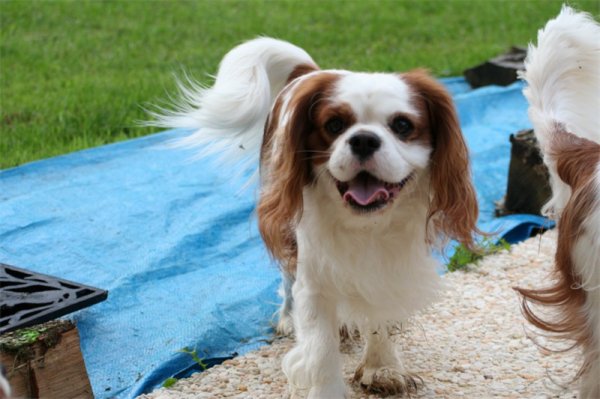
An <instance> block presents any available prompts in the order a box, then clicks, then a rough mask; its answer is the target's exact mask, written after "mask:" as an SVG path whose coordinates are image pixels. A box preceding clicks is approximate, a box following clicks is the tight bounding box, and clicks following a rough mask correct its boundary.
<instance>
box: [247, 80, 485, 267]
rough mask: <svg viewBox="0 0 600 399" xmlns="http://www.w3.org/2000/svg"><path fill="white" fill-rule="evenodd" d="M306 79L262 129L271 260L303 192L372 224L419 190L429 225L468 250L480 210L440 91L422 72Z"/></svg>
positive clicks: (454, 121)
mask: <svg viewBox="0 0 600 399" xmlns="http://www.w3.org/2000/svg"><path fill="white" fill-rule="evenodd" d="M304 72H307V73H304V74H303V75H302V76H299V77H295V78H294V79H293V80H291V82H290V83H289V84H288V85H287V86H286V87H285V88H284V89H283V90H282V92H281V93H280V94H279V96H278V98H277V100H276V102H275V104H274V107H273V109H272V111H271V114H270V115H269V118H268V120H267V125H266V130H265V137H264V142H263V148H262V154H261V157H262V160H261V165H262V167H263V171H262V173H263V192H262V195H261V200H260V203H259V209H258V212H259V222H260V225H261V232H262V234H263V238H265V242H266V243H267V246H268V247H269V249H270V250H271V251H272V252H273V254H274V255H275V256H276V257H279V256H278V253H279V251H278V248H280V247H281V246H282V244H284V243H283V242H282V241H281V240H282V237H287V238H286V240H288V241H289V239H290V237H289V234H290V233H288V230H289V229H290V226H293V223H294V220H297V218H298V217H299V216H300V215H301V214H302V209H303V191H304V189H305V187H307V186H310V185H321V186H324V187H328V192H329V193H330V195H329V197H328V198H329V200H330V201H334V202H335V203H336V204H337V206H339V207H340V208H343V209H345V210H346V211H345V212H347V213H346V216H347V217H351V218H370V217H371V218H372V217H376V216H380V215H382V214H385V213H387V212H390V211H391V210H392V209H394V208H397V207H401V206H402V202H403V195H407V194H406V192H407V191H410V190H409V187H410V186H411V185H416V184H425V185H426V186H425V187H421V188H422V189H424V190H427V192H429V196H428V201H429V204H428V205H429V211H428V217H427V223H428V224H429V223H431V224H432V226H433V227H434V228H435V230H436V232H437V233H441V234H442V235H444V236H446V237H450V238H454V239H457V240H459V241H461V242H464V243H466V244H467V245H469V246H471V244H472V234H473V231H474V228H475V222H476V219H477V201H476V198H475V192H474V190H473V187H472V184H471V178H470V171H469V165H468V152H467V148H466V145H465V142H464V140H463V136H462V133H461V130H460V126H459V123H458V118H457V115H456V112H455V110H454V105H453V102H452V99H451V97H450V96H449V94H448V93H447V91H446V90H445V89H444V87H443V86H442V85H441V84H439V83H438V82H436V81H435V80H434V79H432V78H431V77H429V75H428V74H427V73H425V72H424V71H421V70H417V71H413V72H409V73H405V74H383V73H352V72H347V71H319V70H313V71H312V72H308V71H306V70H305V71H304ZM424 176H425V177H424ZM426 200H427V199H426Z"/></svg>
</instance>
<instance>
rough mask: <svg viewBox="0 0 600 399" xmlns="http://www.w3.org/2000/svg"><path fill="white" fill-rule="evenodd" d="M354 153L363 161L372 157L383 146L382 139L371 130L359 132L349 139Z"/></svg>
mask: <svg viewBox="0 0 600 399" xmlns="http://www.w3.org/2000/svg"><path fill="white" fill-rule="evenodd" d="M348 144H350V148H351V149H352V153H353V154H354V155H356V156H357V157H358V159H360V160H361V161H364V160H366V159H368V158H370V157H371V156H372V155H373V153H374V152H375V151H377V150H378V149H379V147H381V139H380V138H379V137H378V136H377V135H376V134H375V133H371V132H357V133H356V134H355V135H354V136H352V137H350V139H349V140H348Z"/></svg>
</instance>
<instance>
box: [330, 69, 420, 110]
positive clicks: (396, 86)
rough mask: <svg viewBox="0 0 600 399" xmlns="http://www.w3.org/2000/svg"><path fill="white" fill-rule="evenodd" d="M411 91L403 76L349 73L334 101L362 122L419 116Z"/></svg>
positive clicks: (340, 81) (337, 91)
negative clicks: (392, 116)
mask: <svg viewBox="0 0 600 399" xmlns="http://www.w3.org/2000/svg"><path fill="white" fill-rule="evenodd" d="M412 97H413V96H412V91H411V88H410V87H409V85H408V84H406V82H404V81H402V79H400V77H398V76H396V75H392V74H384V73H350V74H347V75H346V76H344V77H342V78H341V79H340V80H339V81H338V82H337V84H336V90H335V94H334V100H335V101H340V102H344V103H347V104H349V105H350V106H351V107H352V109H353V111H354V112H355V113H356V116H357V118H358V120H359V121H367V120H380V119H384V120H385V119H387V118H388V117H389V116H390V115H393V114H395V113H398V112H402V113H404V114H409V115H414V116H417V117H418V116H419V112H418V110H417V109H416V108H415V106H414V105H413V104H412V101H411V100H412Z"/></svg>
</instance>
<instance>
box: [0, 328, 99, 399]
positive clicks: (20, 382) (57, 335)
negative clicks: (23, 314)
mask: <svg viewBox="0 0 600 399" xmlns="http://www.w3.org/2000/svg"><path fill="white" fill-rule="evenodd" d="M0 363H2V364H3V365H4V367H5V368H6V371H7V377H8V381H9V383H10V385H11V388H12V396H13V397H26V398H61V399H68V398H93V393H92V387H91V385H90V381H89V379H88V375H87V371H86V369H85V364H84V362H83V357H82V356H81V349H80V346H79V334H78V332H77V328H76V327H75V326H74V325H73V324H72V323H70V322H68V321H51V322H48V323H45V324H41V325H38V326H35V327H32V328H24V329H21V330H17V331H14V332H10V333H6V334H4V335H2V336H0Z"/></svg>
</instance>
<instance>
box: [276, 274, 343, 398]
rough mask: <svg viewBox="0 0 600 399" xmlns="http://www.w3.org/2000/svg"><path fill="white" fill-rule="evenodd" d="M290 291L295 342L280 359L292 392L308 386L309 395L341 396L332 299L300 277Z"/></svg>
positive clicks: (340, 365) (339, 358)
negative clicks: (292, 302)
mask: <svg viewBox="0 0 600 399" xmlns="http://www.w3.org/2000/svg"><path fill="white" fill-rule="evenodd" d="M293 295H294V306H295V308H294V313H293V315H294V330H295V332H296V346H295V347H294V348H293V349H292V350H291V351H290V352H289V353H288V354H287V355H286V356H285V358H284V359H283V372H284V373H285V375H286V376H287V378H288V381H289V383H290V388H291V390H292V395H294V393H295V391H296V389H308V390H309V392H308V398H309V399H317V398H318V399H342V398H345V397H346V386H345V384H344V379H343V376H342V364H341V356H340V353H339V328H338V323H337V314H336V303H335V302H334V301H333V300H332V299H331V298H326V297H325V296H324V295H323V294H322V293H321V292H319V291H318V290H317V289H316V288H315V287H311V286H309V285H308V284H307V283H306V282H305V281H303V279H301V278H299V279H298V280H296V282H295V283H294V288H293Z"/></svg>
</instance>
